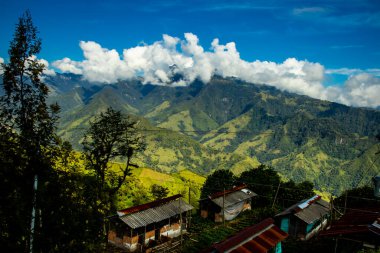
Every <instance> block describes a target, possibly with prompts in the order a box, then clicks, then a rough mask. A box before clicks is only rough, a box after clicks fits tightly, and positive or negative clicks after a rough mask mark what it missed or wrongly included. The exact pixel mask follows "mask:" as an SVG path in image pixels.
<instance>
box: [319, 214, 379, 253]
mask: <svg viewBox="0 0 380 253" xmlns="http://www.w3.org/2000/svg"><path fill="white" fill-rule="evenodd" d="M361 209H364V210H361ZM361 209H351V210H349V211H347V212H346V213H345V214H344V215H343V216H342V217H340V219H339V220H337V221H334V222H333V223H332V224H331V226H330V227H329V228H328V229H327V230H325V231H322V232H321V233H320V234H319V236H321V237H330V238H335V240H336V248H337V249H338V250H339V251H338V252H340V251H344V250H347V249H348V250H349V249H361V248H362V247H365V248H369V249H375V248H377V249H380V208H379V207H377V208H361ZM345 252H347V251H345Z"/></svg>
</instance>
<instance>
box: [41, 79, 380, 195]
mask: <svg viewBox="0 0 380 253" xmlns="http://www.w3.org/2000/svg"><path fill="white" fill-rule="evenodd" d="M45 82H46V83H47V84H48V85H49V87H50V88H51V94H50V98H49V100H50V102H58V103H59V104H60V106H61V117H60V122H59V135H60V136H61V137H62V138H63V139H65V140H68V141H70V142H71V143H72V144H73V146H74V147H75V148H76V149H78V150H80V148H81V144H80V143H81V139H82V136H83V133H84V132H85V131H86V128H87V127H88V125H89V122H90V120H91V119H93V118H94V116H95V115H97V114H98V113H99V112H102V111H104V110H105V109H106V108H107V107H109V106H111V107H113V108H114V109H117V110H121V111H122V112H123V113H126V114H129V115H132V117H134V118H135V119H136V120H138V121H139V127H140V130H141V131H142V133H143V135H144V136H145V138H146V142H147V144H148V145H147V149H146V150H145V152H144V153H143V154H141V155H140V156H139V161H140V164H141V165H142V166H145V167H149V168H152V169H155V170H157V171H161V172H166V173H173V172H178V171H182V170H185V169H186V170H190V171H193V172H195V173H198V174H201V175H207V174H209V173H210V172H212V171H213V170H216V169H220V168H223V169H230V170H232V171H233V172H234V173H235V174H239V173H241V172H242V171H244V170H248V169H250V168H252V167H256V166H258V165H259V164H260V163H264V164H267V165H270V166H272V167H273V168H274V169H275V170H276V171H277V172H278V173H279V174H280V175H281V176H282V177H283V178H284V179H292V180H294V181H296V182H300V181H304V180H309V181H311V182H313V183H314V184H315V186H316V188H317V189H318V190H321V191H328V192H332V193H334V194H338V193H340V192H342V191H343V190H344V189H348V188H352V187H356V186H359V185H363V184H369V183H370V180H371V178H372V177H373V176H375V175H377V174H379V173H380V159H376V158H377V157H378V156H379V154H377V153H378V151H379V150H380V144H379V142H378V140H377V139H376V138H375V137H376V135H378V134H379V133H380V111H378V110H375V109H368V108H354V107H348V106H345V105H341V104H337V103H332V102H328V101H321V100H317V99H313V98H310V97H307V96H301V95H296V94H292V93H288V92H284V91H280V90H278V89H276V88H273V87H270V86H266V85H256V84H252V83H247V82H244V81H241V80H238V79H236V78H222V77H219V76H214V77H213V78H212V79H211V81H210V82H209V83H207V84H204V83H202V82H200V81H194V82H193V83H191V84H189V85H188V86H183V87H172V86H170V85H167V86H158V85H152V84H143V82H142V80H139V79H135V80H130V81H120V82H118V83H115V84H107V85H105V84H95V83H90V82H87V81H84V80H83V79H82V77H81V76H78V75H73V74H57V75H56V76H47V77H46V78H45Z"/></svg>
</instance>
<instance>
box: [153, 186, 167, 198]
mask: <svg viewBox="0 0 380 253" xmlns="http://www.w3.org/2000/svg"><path fill="white" fill-rule="evenodd" d="M150 193H151V194H152V195H153V198H154V199H155V200H157V199H163V198H166V197H167V196H168V194H169V189H168V188H166V187H164V186H161V185H158V184H153V185H152V186H151V187H150Z"/></svg>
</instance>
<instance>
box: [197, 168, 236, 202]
mask: <svg viewBox="0 0 380 253" xmlns="http://www.w3.org/2000/svg"><path fill="white" fill-rule="evenodd" d="M235 181H236V178H235V176H234V174H233V173H232V172H231V171H230V170H216V171H214V172H213V173H212V174H211V175H209V176H207V178H206V182H205V183H204V185H203V186H202V190H201V198H207V196H208V195H210V194H212V193H215V192H220V191H223V190H228V189H231V188H232V187H233V186H234V184H235Z"/></svg>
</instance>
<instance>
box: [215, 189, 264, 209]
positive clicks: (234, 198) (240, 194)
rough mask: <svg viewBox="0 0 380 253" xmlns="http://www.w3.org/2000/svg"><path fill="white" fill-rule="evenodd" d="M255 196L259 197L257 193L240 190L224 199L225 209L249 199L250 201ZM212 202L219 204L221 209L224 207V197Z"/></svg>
mask: <svg viewBox="0 0 380 253" xmlns="http://www.w3.org/2000/svg"><path fill="white" fill-rule="evenodd" d="M254 196H257V194H256V193H254V192H252V191H251V190H248V189H247V188H245V189H240V190H239V191H235V192H230V193H228V194H226V195H225V197H224V207H228V206H232V205H235V204H236V203H239V202H242V201H245V200H247V199H250V198H252V197H254ZM211 201H212V202H214V203H215V204H217V205H218V206H220V207H223V195H222V196H220V197H217V198H214V199H211Z"/></svg>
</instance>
